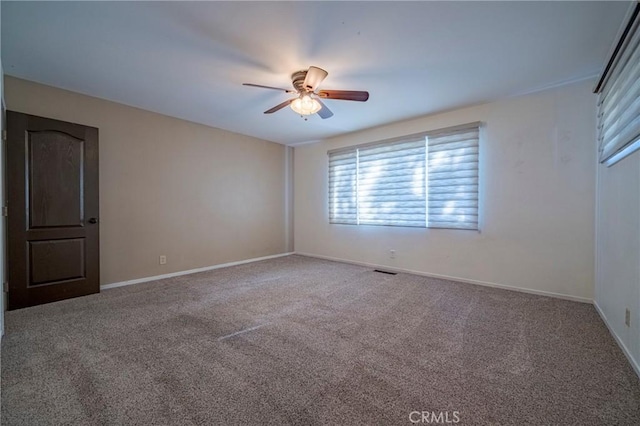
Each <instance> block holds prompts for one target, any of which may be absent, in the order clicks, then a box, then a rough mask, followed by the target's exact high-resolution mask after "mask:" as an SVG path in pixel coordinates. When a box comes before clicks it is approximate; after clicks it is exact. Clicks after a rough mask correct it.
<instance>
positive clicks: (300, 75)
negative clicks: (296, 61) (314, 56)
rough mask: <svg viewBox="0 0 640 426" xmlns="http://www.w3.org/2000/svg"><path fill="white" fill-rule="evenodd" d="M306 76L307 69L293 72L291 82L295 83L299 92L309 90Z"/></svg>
mask: <svg viewBox="0 0 640 426" xmlns="http://www.w3.org/2000/svg"><path fill="white" fill-rule="evenodd" d="M306 77H307V70H303V71H296V72H294V73H293V74H291V83H292V84H293V87H294V89H296V90H297V91H298V92H299V93H302V92H307V91H308V90H307V89H306V88H305V87H304V79H305V78H306Z"/></svg>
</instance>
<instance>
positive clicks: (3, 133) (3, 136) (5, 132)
mask: <svg viewBox="0 0 640 426" xmlns="http://www.w3.org/2000/svg"><path fill="white" fill-rule="evenodd" d="M2 140H3V141H6V140H7V131H6V130H3V131H2Z"/></svg>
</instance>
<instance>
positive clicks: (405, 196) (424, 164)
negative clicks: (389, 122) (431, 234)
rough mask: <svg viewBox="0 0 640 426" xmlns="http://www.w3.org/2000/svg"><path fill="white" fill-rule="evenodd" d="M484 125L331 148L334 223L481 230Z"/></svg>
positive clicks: (330, 182)
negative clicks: (480, 161) (481, 139)
mask: <svg viewBox="0 0 640 426" xmlns="http://www.w3.org/2000/svg"><path fill="white" fill-rule="evenodd" d="M478 139H479V123H471V124H467V125H464V126H458V127H456V128H450V129H444V130H441V131H437V132H429V133H422V134H418V135H413V136H407V137H405V138H402V139H399V140H393V141H388V142H379V143H373V144H366V145H360V146H356V147H351V148H347V149H340V150H337V151H330V152H329V222H330V223H336V224H350V225H391V226H411V227H422V228H424V227H427V226H428V227H433V228H455V229H478V180H479V179H478V150H479V143H478V142H479V141H478Z"/></svg>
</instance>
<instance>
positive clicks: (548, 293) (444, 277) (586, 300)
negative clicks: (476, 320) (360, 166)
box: [294, 251, 593, 303]
mask: <svg viewBox="0 0 640 426" xmlns="http://www.w3.org/2000/svg"><path fill="white" fill-rule="evenodd" d="M294 254H298V255H300V256H307V257H315V258H318V259H324V260H331V261H334V262H342V263H350V264H352V265H360V266H367V267H370V268H377V269H383V270H385V271H391V272H404V273H407V274H413V275H420V276H423V277H430V278H440V279H442V280H449V281H458V282H463V283H468V284H477V285H481V286H485V287H494V288H500V289H503V290H511V291H519V292H521V293H529V294H535V295H538V296H548V297H555V298H556V299H564V300H570V301H572V302H580V303H593V300H592V299H589V298H586V297H580V296H572V295H570V294H562V293H554V292H551V291H544V290H533V289H529V288H521V287H514V286H510V285H506V284H497V283H491V282H487V281H478V280H471V279H468V278H460V277H452V276H448V275H439V274H431V273H427V272H422V271H414V270H411V269H402V268H395V267H391V266H387V265H377V264H375V263H367V262H359V261H357V260H349V259H340V258H337V257H330V256H323V255H318V254H311V253H304V252H298V251H297V252H294Z"/></svg>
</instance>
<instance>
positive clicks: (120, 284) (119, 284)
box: [100, 252, 294, 290]
mask: <svg viewBox="0 0 640 426" xmlns="http://www.w3.org/2000/svg"><path fill="white" fill-rule="evenodd" d="M292 254H294V253H293V252H289V253H280V254H274V255H271V256H263V257H255V258H253V259H246V260H238V261H236V262H229V263H222V264H219V265H213V266H205V267H204V268H196V269H189V270H186V271H178V272H171V273H169V274H162V275H156V276H153V277H144V278H137V279H135V280H129V281H120V282H117V283H111V284H105V285H101V286H100V290H108V289H110V288H116V287H123V286H125V285H132V284H140V283H146V282H149V281H156V280H162V279H165V278H172V277H179V276H180V275H189V274H195V273H198V272H205V271H212V270H214V269H221V268H228V267H229V266H235V265H243V264H245V263H252V262H260V261H261V260H268V259H275V258H278V257H285V256H290V255H292Z"/></svg>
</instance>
